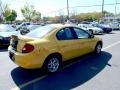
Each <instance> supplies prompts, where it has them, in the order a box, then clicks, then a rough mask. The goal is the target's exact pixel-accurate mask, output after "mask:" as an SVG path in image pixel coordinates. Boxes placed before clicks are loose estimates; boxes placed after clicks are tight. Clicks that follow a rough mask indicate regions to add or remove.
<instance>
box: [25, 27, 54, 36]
mask: <svg viewBox="0 0 120 90" xmlns="http://www.w3.org/2000/svg"><path fill="white" fill-rule="evenodd" d="M54 28H55V26H53V25H47V26H41V27H38V28H36V29H34V30H33V31H31V32H30V33H28V34H26V36H29V37H33V38H41V37H43V36H45V35H46V34H47V33H48V32H50V31H52V30H53V29H54Z"/></svg>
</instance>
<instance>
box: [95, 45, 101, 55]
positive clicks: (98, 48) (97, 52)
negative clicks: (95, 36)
mask: <svg viewBox="0 0 120 90" xmlns="http://www.w3.org/2000/svg"><path fill="white" fill-rule="evenodd" d="M101 49H102V45H101V44H100V43H98V44H97V45H96V47H95V53H96V54H99V53H100V52H101Z"/></svg>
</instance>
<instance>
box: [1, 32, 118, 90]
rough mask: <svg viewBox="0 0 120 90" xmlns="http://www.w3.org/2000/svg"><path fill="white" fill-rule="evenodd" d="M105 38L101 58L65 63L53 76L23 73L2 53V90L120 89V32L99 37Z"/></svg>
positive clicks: (79, 59) (81, 58)
mask: <svg viewBox="0 0 120 90" xmlns="http://www.w3.org/2000/svg"><path fill="white" fill-rule="evenodd" d="M96 37H101V38H102V39H103V49H102V52H101V53H100V54H99V55H93V54H92V55H91V54H90V55H86V56H84V57H79V58H76V59H74V60H72V61H71V62H69V63H67V64H65V65H64V66H63V67H62V69H61V70H60V71H58V72H56V73H54V74H49V75H48V74H45V73H43V71H42V70H40V69H39V70H29V71H28V70H23V69H21V68H20V67H18V66H17V65H16V64H14V63H13V62H12V61H11V60H10V59H9V57H8V52H7V50H4V49H1V50H0V61H1V63H0V71H1V72H0V90H19V89H21V90H69V89H73V90H119V89H120V81H119V76H120V53H119V51H120V31H113V32H112V33H110V34H105V35H96Z"/></svg>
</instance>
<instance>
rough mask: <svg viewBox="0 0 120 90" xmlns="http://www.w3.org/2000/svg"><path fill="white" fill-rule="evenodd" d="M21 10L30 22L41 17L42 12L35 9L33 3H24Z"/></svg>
mask: <svg viewBox="0 0 120 90" xmlns="http://www.w3.org/2000/svg"><path fill="white" fill-rule="evenodd" d="M21 12H22V15H23V16H24V18H25V20H26V21H28V22H31V21H32V20H35V19H37V20H38V19H39V20H40V19H41V13H40V12H37V11H36V10H35V9H34V6H33V5H29V4H26V5H24V7H23V8H21Z"/></svg>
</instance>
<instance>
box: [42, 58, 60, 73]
mask: <svg viewBox="0 0 120 90" xmlns="http://www.w3.org/2000/svg"><path fill="white" fill-rule="evenodd" d="M60 65H61V62H60V59H59V58H58V57H57V56H50V57H48V58H47V59H46V61H45V63H44V66H43V68H44V69H45V71H47V72H48V73H54V72H56V71H58V70H59V68H60Z"/></svg>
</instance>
